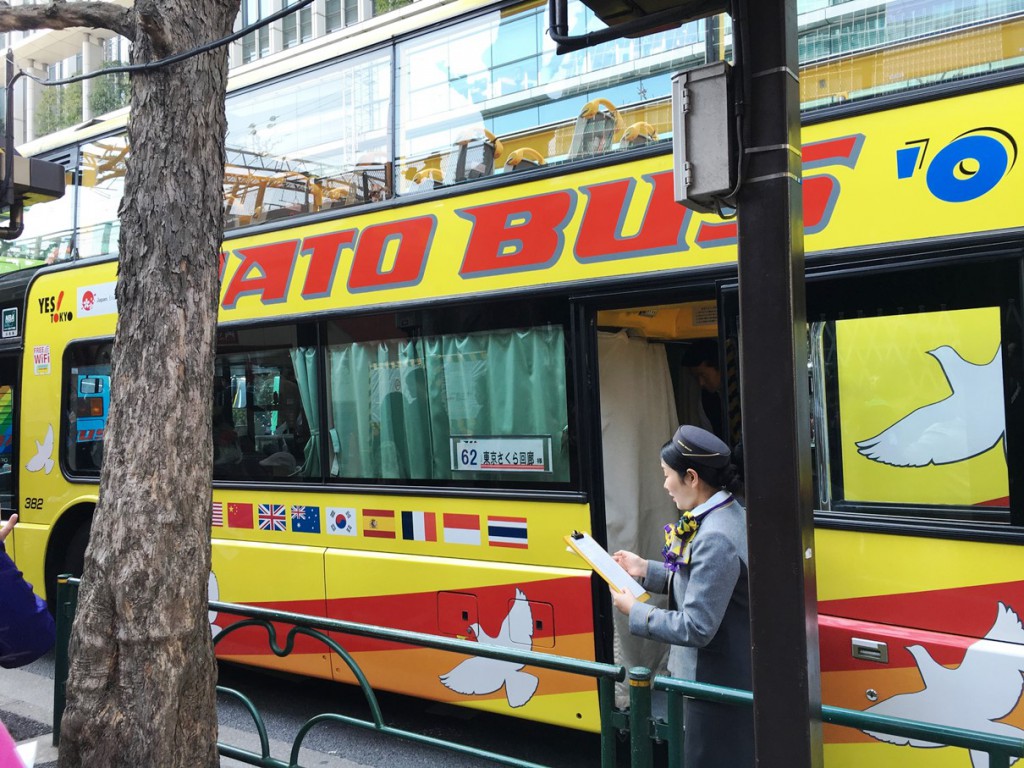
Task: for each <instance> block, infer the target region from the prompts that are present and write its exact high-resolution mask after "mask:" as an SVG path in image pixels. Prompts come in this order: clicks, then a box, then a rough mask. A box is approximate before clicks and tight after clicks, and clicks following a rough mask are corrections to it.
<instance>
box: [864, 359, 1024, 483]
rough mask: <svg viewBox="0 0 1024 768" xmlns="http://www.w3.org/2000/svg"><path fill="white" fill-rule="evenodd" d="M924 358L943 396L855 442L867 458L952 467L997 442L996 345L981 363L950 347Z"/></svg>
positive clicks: (1000, 422)
mask: <svg viewBox="0 0 1024 768" xmlns="http://www.w3.org/2000/svg"><path fill="white" fill-rule="evenodd" d="M928 354H929V355H931V356H932V357H934V358H935V359H936V360H938V361H939V365H941V366H942V372H943V374H945V376H946V382H947V383H948V384H949V388H950V390H951V393H950V395H949V397H947V398H945V399H944V400H939V401H938V402H936V403H931V404H929V405H925V406H922V407H920V408H918V409H917V410H915V411H912V412H911V413H909V414H907V415H906V416H904V417H903V418H902V419H900V420H899V421H897V422H896V423H895V424H893V425H892V426H891V427H889V428H888V429H886V430H884V431H883V432H881V433H880V434H878V435H875V436H874V437H872V438H870V439H868V440H861V441H860V442H858V443H857V450H859V451H860V452H861V453H862V454H863V455H864V456H867V457H868V458H869V459H871V460H873V461H877V462H879V463H881V464H890V465H892V466H894V467H925V466H927V465H929V464H952V463H953V462H955V461H964V460H965V459H970V458H972V457H974V456H979V455H981V454H982V453H985V452H986V451H988V450H989V449H991V448H993V447H994V446H995V445H996V444H997V443H998V442H999V441H1000V440H1001V439H1002V438H1003V433H1004V432H1005V431H1006V415H1005V412H1004V410H1003V362H1002V347H1001V346H1000V347H998V348H997V349H996V354H995V356H994V357H993V358H992V360H991V361H990V362H988V363H986V364H985V365H975V364H974V363H969V362H967V361H966V360H964V359H963V358H962V357H960V354H959V353H958V352H957V351H956V350H955V349H953V348H952V347H950V346H941V347H939V348H938V349H933V350H931V351H930V352H928Z"/></svg>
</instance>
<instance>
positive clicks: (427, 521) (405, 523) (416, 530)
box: [402, 511, 437, 541]
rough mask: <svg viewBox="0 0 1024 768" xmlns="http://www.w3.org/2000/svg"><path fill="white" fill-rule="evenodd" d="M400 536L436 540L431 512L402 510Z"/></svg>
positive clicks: (435, 525)
mask: <svg viewBox="0 0 1024 768" xmlns="http://www.w3.org/2000/svg"><path fill="white" fill-rule="evenodd" d="M402 538H403V539H407V540H409V541H437V523H436V521H435V515H434V513H433V512H408V511H403V512H402Z"/></svg>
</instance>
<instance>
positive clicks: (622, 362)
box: [597, 300, 734, 698]
mask: <svg viewBox="0 0 1024 768" xmlns="http://www.w3.org/2000/svg"><path fill="white" fill-rule="evenodd" d="M597 359H598V368H599V397H600V409H601V434H602V449H603V455H604V462H603V477H604V506H605V523H606V534H607V541H608V550H609V551H610V552H614V551H615V550H616V549H628V550H631V551H633V552H636V553H638V554H641V555H643V556H644V557H648V558H657V557H659V556H660V552H661V548H662V545H663V544H664V534H663V529H664V526H665V525H666V524H667V523H670V522H674V521H675V520H676V518H677V517H678V514H679V513H678V511H677V510H676V509H675V506H674V505H673V504H672V500H671V499H670V498H669V497H668V495H667V494H666V493H665V491H664V489H663V487H662V486H663V483H664V480H665V478H664V476H663V474H662V471H661V465H660V452H661V446H662V445H663V444H664V443H665V441H666V440H667V439H668V438H669V437H670V436H671V435H672V433H673V432H674V431H675V429H676V427H677V426H678V425H679V424H683V423H689V424H696V425H699V426H702V427H704V428H705V429H709V430H710V431H714V432H717V433H719V434H720V436H721V437H722V438H723V439H724V440H725V441H726V442H727V443H729V444H730V445H732V444H734V442H733V440H732V439H731V437H730V435H729V434H728V432H729V419H728V416H727V414H728V413H729V408H728V405H727V398H726V397H725V380H726V376H724V375H722V374H721V373H720V371H722V369H723V366H724V365H725V363H723V362H721V361H722V360H723V356H722V355H721V354H720V350H719V347H718V308H717V303H716V301H715V300H706V301H693V302H686V303H679V304H670V305H656V306H638V307H630V308H626V309H614V310H602V311H599V312H598V313H597ZM652 599H654V600H661V599H662V598H661V597H660V596H657V597H654V598H652ZM613 613H614V621H615V633H614V640H613V648H614V654H615V663H616V664H625V665H627V666H628V667H632V666H637V665H640V666H645V667H648V668H649V669H652V670H654V671H655V672H656V673H657V674H663V673H666V667H665V664H666V662H667V657H668V649H667V646H664V645H662V644H660V643H654V642H651V641H649V640H645V639H643V638H638V637H634V636H632V635H630V633H629V627H628V620H627V619H626V617H624V616H622V615H621V614H619V613H617V612H613ZM624 695H626V694H625V692H624V691H619V692H617V698H620V696H624Z"/></svg>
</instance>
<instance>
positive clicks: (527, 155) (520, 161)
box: [505, 147, 546, 173]
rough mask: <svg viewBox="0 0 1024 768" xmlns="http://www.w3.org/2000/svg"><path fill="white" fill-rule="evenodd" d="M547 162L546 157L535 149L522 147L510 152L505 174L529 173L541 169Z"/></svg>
mask: <svg viewBox="0 0 1024 768" xmlns="http://www.w3.org/2000/svg"><path fill="white" fill-rule="evenodd" d="M545 162H546V161H545V160H544V155H542V154H541V153H540V152H538V151H537V150H536V149H534V148H533V147H520V148H519V149H514V150H512V151H511V152H509V154H508V159H507V160H506V161H505V172H506V173H509V172H512V171H529V170H532V169H534V168H540V167H541V166H542V165H544V164H545Z"/></svg>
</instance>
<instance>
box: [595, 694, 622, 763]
mask: <svg viewBox="0 0 1024 768" xmlns="http://www.w3.org/2000/svg"><path fill="white" fill-rule="evenodd" d="M597 702H598V707H599V709H600V717H601V768H615V753H616V745H617V741H616V727H615V681H614V680H612V679H611V678H607V677H601V678H598V680H597Z"/></svg>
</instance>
